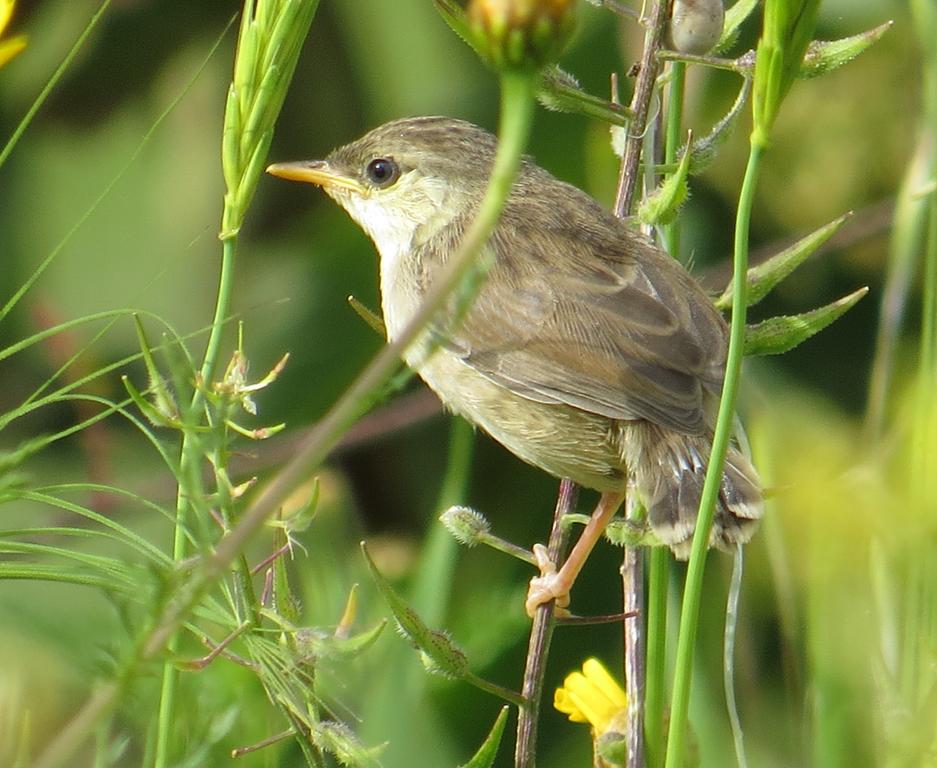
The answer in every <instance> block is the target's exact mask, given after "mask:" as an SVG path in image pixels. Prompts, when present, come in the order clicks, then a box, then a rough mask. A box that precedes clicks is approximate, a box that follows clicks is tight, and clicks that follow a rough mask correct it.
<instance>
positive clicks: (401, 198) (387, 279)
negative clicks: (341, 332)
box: [338, 171, 457, 339]
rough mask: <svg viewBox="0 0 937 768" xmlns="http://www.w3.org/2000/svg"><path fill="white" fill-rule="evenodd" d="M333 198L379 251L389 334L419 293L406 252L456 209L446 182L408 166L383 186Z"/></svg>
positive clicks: (416, 266)
mask: <svg viewBox="0 0 937 768" xmlns="http://www.w3.org/2000/svg"><path fill="white" fill-rule="evenodd" d="M338 201H339V202H340V203H341V205H342V206H343V207H344V208H345V210H346V211H348V214H349V215H350V216H351V217H352V219H354V220H355V222H356V223H357V224H358V226H360V227H361V228H362V229H363V230H364V231H365V232H366V233H367V234H368V235H369V236H370V238H371V239H372V240H373V241H374V245H375V246H376V247H377V250H378V252H379V253H380V256H381V299H382V305H383V311H384V323H385V325H386V326H387V335H388V338H390V339H394V338H396V336H397V335H398V334H399V333H400V331H401V330H403V328H404V326H405V325H406V324H407V321H408V320H409V319H410V318H411V317H412V316H413V313H414V312H415V311H416V310H417V308H418V307H419V303H420V300H421V298H422V290H423V286H421V283H420V280H419V277H420V276H419V274H418V271H419V268H420V267H419V264H417V263H415V262H414V260H413V259H412V258H410V257H409V254H410V252H411V251H412V250H413V248H415V247H417V246H419V245H420V244H421V243H422V242H423V241H424V240H425V239H426V238H427V237H429V236H430V235H431V234H432V233H433V232H435V231H437V228H438V227H441V226H443V225H444V224H446V223H448V222H449V221H451V220H452V218H453V216H454V215H455V213H456V210H457V207H456V206H454V205H453V201H452V200H451V193H450V189H449V186H448V185H447V184H446V183H445V182H444V181H443V180H442V179H438V178H435V177H432V176H422V175H418V174H416V173H414V172H412V171H411V172H409V173H406V174H404V175H403V176H401V178H400V179H399V181H398V182H397V184H395V185H394V187H393V188H392V189H390V190H387V191H386V192H383V191H376V192H374V193H372V194H369V195H357V194H354V193H351V194H347V193H346V194H343V195H342V196H341V198H340V199H338Z"/></svg>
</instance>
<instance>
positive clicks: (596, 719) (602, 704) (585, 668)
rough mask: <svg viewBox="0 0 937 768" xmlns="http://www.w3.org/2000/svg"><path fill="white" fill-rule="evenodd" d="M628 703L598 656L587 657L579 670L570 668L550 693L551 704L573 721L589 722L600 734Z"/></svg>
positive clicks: (618, 720) (614, 723)
mask: <svg viewBox="0 0 937 768" xmlns="http://www.w3.org/2000/svg"><path fill="white" fill-rule="evenodd" d="M627 704H628V700H627V698H626V697H625V692H624V691H623V690H622V689H621V686H620V685H618V683H617V682H615V678H613V677H612V676H611V675H610V674H609V672H608V670H607V669H606V668H605V667H604V666H603V665H602V662H601V661H599V660H598V659H587V660H586V662H585V663H584V664H583V665H582V672H571V673H570V674H568V675H567V676H566V679H565V680H564V681H563V687H562V688H557V689H556V693H555V694H554V695H553V706H554V707H556V709H558V710H559V711H560V712H562V713H564V714H566V715H569V719H570V720H571V721H572V722H574V723H591V724H592V728H593V730H594V731H595V735H596V736H597V737H598V736H601V735H602V734H604V733H605V732H606V731H607V730H609V726H612V725H617V724H618V723H619V722H621V716H622V714H623V712H624V710H625V708H626V706H627Z"/></svg>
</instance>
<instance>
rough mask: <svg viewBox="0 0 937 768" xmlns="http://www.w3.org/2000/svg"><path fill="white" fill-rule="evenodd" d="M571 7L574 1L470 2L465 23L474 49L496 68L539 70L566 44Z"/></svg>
mask: <svg viewBox="0 0 937 768" xmlns="http://www.w3.org/2000/svg"><path fill="white" fill-rule="evenodd" d="M574 5H575V3H574V0H471V2H470V4H469V6H468V22H469V27H470V28H471V30H472V32H473V37H474V42H475V44H476V47H477V48H478V50H479V51H480V52H481V53H482V54H483V55H484V56H486V57H487V58H488V60H489V61H490V62H491V63H492V64H493V65H494V66H495V67H496V68H498V69H524V68H530V67H532V68H534V69H539V68H540V67H542V66H544V65H545V64H548V63H549V62H551V61H552V60H553V59H555V58H556V57H557V56H558V55H559V53H560V51H561V50H562V49H563V46H564V45H565V44H566V42H567V41H568V40H569V37H570V33H571V32H572V28H573V17H574Z"/></svg>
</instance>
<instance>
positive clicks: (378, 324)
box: [348, 296, 387, 339]
mask: <svg viewBox="0 0 937 768" xmlns="http://www.w3.org/2000/svg"><path fill="white" fill-rule="evenodd" d="M348 304H349V305H350V306H351V308H352V309H353V310H355V313H356V314H357V315H358V317H360V318H361V319H362V320H364V322H366V323H367V324H368V326H369V327H370V328H371V330H373V331H376V332H377V333H378V334H380V336H381V338H383V339H386V338H387V327H386V326H385V325H384V321H383V320H382V319H381V316H380V315H379V314H377V312H375V311H374V310H373V309H371V308H370V307H369V306H367V305H366V304H363V303H362V302H361V301H359V300H358V298H357V297H355V296H349V297H348Z"/></svg>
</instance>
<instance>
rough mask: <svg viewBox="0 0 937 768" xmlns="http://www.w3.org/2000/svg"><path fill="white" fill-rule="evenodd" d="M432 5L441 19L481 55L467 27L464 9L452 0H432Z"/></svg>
mask: <svg viewBox="0 0 937 768" xmlns="http://www.w3.org/2000/svg"><path fill="white" fill-rule="evenodd" d="M433 5H435V6H436V10H437V11H439V15H440V16H442V18H443V21H445V22H446V24H448V25H449V29H451V30H452V31H453V32H455V33H456V34H457V35H458V36H459V37H461V38H462V39H463V40H464V41H465V42H466V43H467V44H468V46H469V47H470V48H471V49H472V50H473V51H475V53H477V54H479V55H481V49H480V48H479V47H478V43H477V42H476V41H475V36H474V35H473V34H472V30H471V29H470V28H469V24H468V19H467V18H466V16H465V11H464V10H463V9H462V8H461V7H460V6H459V5H458V4H457V3H456V2H454V0H433Z"/></svg>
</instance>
